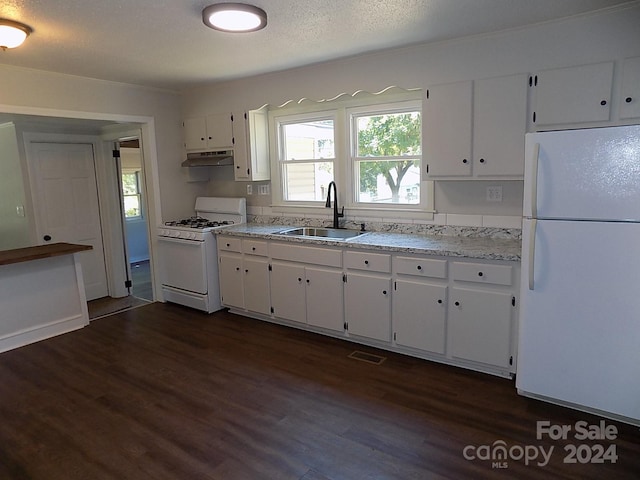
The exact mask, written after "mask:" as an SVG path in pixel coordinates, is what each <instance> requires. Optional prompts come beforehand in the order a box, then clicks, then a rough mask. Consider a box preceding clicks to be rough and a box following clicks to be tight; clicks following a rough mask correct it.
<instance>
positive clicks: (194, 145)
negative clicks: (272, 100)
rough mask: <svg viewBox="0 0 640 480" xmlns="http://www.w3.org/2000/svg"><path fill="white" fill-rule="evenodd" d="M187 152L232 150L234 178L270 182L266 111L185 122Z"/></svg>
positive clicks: (219, 115) (226, 114) (228, 114)
mask: <svg viewBox="0 0 640 480" xmlns="http://www.w3.org/2000/svg"><path fill="white" fill-rule="evenodd" d="M183 125H184V146H185V148H186V150H187V151H207V150H209V151H216V150H233V161H234V178H235V179H236V180H239V181H260V180H269V178H270V167H269V135H268V121H267V112H266V111H264V110H251V111H249V112H242V113H239V114H238V113H235V114H234V113H218V114H212V115H207V116H206V117H196V118H187V119H185V120H184V123H183Z"/></svg>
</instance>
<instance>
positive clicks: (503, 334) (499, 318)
mask: <svg viewBox="0 0 640 480" xmlns="http://www.w3.org/2000/svg"><path fill="white" fill-rule="evenodd" d="M512 299H513V297H512V295H511V294H510V293H506V292H491V291H486V290H479V289H473V288H453V289H452V290H451V301H450V305H449V337H450V339H449V345H450V348H451V356H452V357H455V358H460V359H464V360H471V361H474V362H481V363H485V364H488V365H495V366H497V367H502V368H509V366H510V365H511V364H512V363H513V358H512V355H513V353H512V351H511V339H512V335H511V333H512V327H511V324H512V309H513V307H512Z"/></svg>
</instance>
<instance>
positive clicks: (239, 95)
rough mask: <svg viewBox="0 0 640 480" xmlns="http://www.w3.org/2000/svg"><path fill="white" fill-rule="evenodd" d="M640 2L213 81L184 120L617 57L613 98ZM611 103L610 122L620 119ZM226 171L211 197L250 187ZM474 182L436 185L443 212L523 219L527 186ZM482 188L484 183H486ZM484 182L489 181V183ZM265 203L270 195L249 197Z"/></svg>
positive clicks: (190, 103) (195, 93) (636, 45)
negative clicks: (490, 196)
mask: <svg viewBox="0 0 640 480" xmlns="http://www.w3.org/2000/svg"><path fill="white" fill-rule="evenodd" d="M639 25H640V3H635V4H634V5H633V6H631V7H627V8H624V9H611V10H606V11H603V12H601V13H599V14H592V15H584V16H578V17H574V18H572V19H568V20H564V21H558V22H549V23H545V24H539V25H537V26H534V27H528V28H522V29H514V30H511V31H506V32H502V33H496V34H491V35H483V36H476V37H470V38H464V39H458V40H455V41H449V42H443V43H439V44H431V45H428V44H427V45H417V46H412V47H405V48H400V49H394V50H390V51H385V52H379V53H374V54H366V55H360V56H356V57H352V58H349V59H345V60H340V61H333V62H328V63H324V64H319V65H314V66H310V67H304V68H298V69H292V70H288V71H283V72H278V73H273V74H267V75H260V76H256V77H251V78H246V79H241V80H236V81H229V82H225V83H219V84H211V85H207V86H202V87H199V88H194V89H191V90H189V91H186V92H183V93H184V95H183V115H184V116H185V117H191V116H202V115H206V114H210V113H218V112H225V111H238V110H242V109H254V108H259V107H260V106H262V105H264V104H272V105H279V104H282V103H284V102H286V101H287V100H291V99H294V100H297V99H300V98H303V97H306V98H310V99H314V100H318V99H323V98H332V97H334V96H335V95H337V94H339V93H342V92H347V93H353V92H354V91H356V90H359V89H363V90H368V91H372V92H374V91H379V90H381V89H383V88H385V87H387V86H389V85H396V86H400V87H404V88H415V87H419V88H426V87H428V86H429V85H435V84H439V83H448V82H454V81H462V80H471V79H479V78H487V77H493V76H499V75H508V74H512V73H535V72H536V71H538V70H543V69H549V68H558V67H565V66H572V65H581V64H589V63H596V62H601V61H610V60H616V61H617V63H616V77H615V78H616V84H615V85H614V91H613V94H614V96H615V95H616V94H617V92H618V90H619V88H620V86H619V84H618V80H619V75H618V74H619V70H620V67H621V60H622V59H624V58H626V57H632V56H638V55H640V27H639ZM617 108H618V107H617V104H616V105H612V118H615V116H616V115H617ZM225 175H226V173H223V172H221V173H215V174H214V176H213V177H212V178H213V180H214V181H212V182H210V185H211V189H210V193H211V194H216V192H217V194H220V192H223V191H224V192H231V193H236V194H242V193H243V192H245V191H246V190H245V188H246V187H245V186H244V185H245V184H243V183H240V184H239V185H226V182H227V180H225V178H224V177H225ZM474 184H475V185H473V184H472V183H469V182H447V183H446V184H445V183H444V182H438V183H437V184H436V189H435V195H436V197H435V201H436V209H437V210H438V211H439V212H444V213H470V214H495V215H520V213H521V197H522V183H521V182H491V184H498V185H500V184H501V185H503V190H504V194H503V196H504V201H503V202H502V203H498V204H496V203H489V202H486V200H485V197H484V192H485V190H484V187H482V188H480V187H478V184H477V183H476V182H474ZM481 185H482V184H481ZM484 185H486V184H484ZM248 201H249V204H251V205H263V204H265V199H264V197H262V198H258V197H256V196H254V197H250V198H249V199H248Z"/></svg>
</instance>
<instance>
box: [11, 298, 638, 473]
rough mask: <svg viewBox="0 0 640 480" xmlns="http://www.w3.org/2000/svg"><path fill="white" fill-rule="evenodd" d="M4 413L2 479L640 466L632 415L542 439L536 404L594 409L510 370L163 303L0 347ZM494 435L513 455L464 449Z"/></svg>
mask: <svg viewBox="0 0 640 480" xmlns="http://www.w3.org/2000/svg"><path fill="white" fill-rule="evenodd" d="M354 350H362V351H365V352H368V353H373V354H378V355H383V356H385V357H387V359H386V361H385V362H383V363H382V364H381V365H373V364H371V363H367V362H362V361H358V360H355V359H352V358H349V357H348V355H349V354H350V353H352V352H353V351H354ZM594 381H597V380H594ZM614 394H615V393H614ZM0 415H1V417H0V418H1V421H0V478H2V479H31V480H36V479H43V480H45V479H46V480H58V479H60V480H62V479H64V480H72V479H83V480H86V479H91V480H100V479H119V480H122V479H136V480H140V479H154V480H157V479H188V480H196V479H224V480H234V479H251V480H253V479H296V480H297V479H304V480H338V479H346V480H351V479H354V480H358V479H402V480H407V479H432V478H433V479H440V478H448V479H466V478H473V479H476V478H519V479H535V478H545V479H556V478H557V479H573V478H575V479H590V478H593V479H614V478H615V479H624V478H629V479H631V478H635V479H637V478H639V476H640V432H639V430H638V428H636V427H631V426H628V425H623V424H620V423H616V422H612V421H608V420H607V421H606V424H607V425H612V426H614V427H615V428H616V429H617V430H618V435H617V438H616V439H615V440H606V441H577V440H574V439H573V436H570V437H569V439H568V441H561V440H558V441H554V440H549V439H548V438H545V439H542V440H538V439H536V422H537V421H539V420H548V421H550V422H551V423H552V424H557V425H572V426H573V425H574V424H575V423H576V422H577V421H580V420H585V421H587V422H588V423H589V424H597V423H598V422H599V421H600V418H598V417H594V416H591V415H587V414H584V413H581V412H576V411H573V410H569V409H565V408H562V407H558V406H553V405H549V404H546V403H542V402H538V401H534V400H530V399H526V398H523V397H520V396H518V395H517V394H516V391H515V387H514V384H513V382H511V381H509V380H505V379H500V378H495V377H492V376H489V375H484V374H479V373H474V372H469V371H465V370H462V369H457V368H453V367H448V366H444V365H438V364H435V363H430V362H426V361H422V360H418V359H414V358H410V357H406V356H402V355H396V354H392V353H389V352H382V351H378V350H375V349H371V348H368V347H361V346H357V345H355V344H352V343H348V342H345V341H340V340H336V339H330V338H326V337H323V336H320V335H314V334H311V333H307V332H303V331H299V330H296V329H291V328H286V327H281V326H278V325H273V324H269V323H265V322H260V321H257V320H251V319H247V318H244V317H239V316H235V315H231V314H229V313H226V312H218V313H215V314H212V315H206V314H203V313H200V312H197V311H195V310H190V309H187V308H183V307H179V306H176V305H170V304H162V303H153V304H150V305H148V306H144V307H140V308H136V309H133V310H129V311H126V312H122V313H118V314H115V315H112V316H109V317H105V318H102V319H99V320H96V321H94V322H92V323H91V324H90V326H88V327H86V328H84V329H82V330H78V331H75V332H72V333H69V334H66V335H62V336H59V337H55V338H52V339H49V340H45V341H43V342H39V343H37V344H33V345H29V346H26V347H22V348H20V349H16V350H13V351H10V352H6V353H3V354H0ZM500 441H503V442H505V444H506V446H507V449H509V451H510V455H509V456H508V458H507V459H506V460H504V461H506V465H505V464H503V463H501V465H502V466H506V467H507V468H502V469H500V468H492V462H491V460H480V459H477V458H476V459H471V460H468V459H466V458H465V456H464V452H465V451H466V452H467V454H468V455H469V454H470V453H472V449H470V448H467V449H466V450H465V447H467V446H472V447H475V448H476V450H475V451H476V452H477V453H478V454H479V455H480V456H482V452H483V448H482V446H483V445H488V446H489V447H488V448H493V447H495V446H496V445H497V444H499V442H500ZM496 442H498V443H496ZM567 444H576V445H579V444H585V445H587V446H588V449H589V452H590V451H591V449H592V447H593V446H594V445H595V444H602V445H604V446H608V445H615V449H616V453H617V457H618V458H617V462H616V463H615V464H613V463H609V462H605V463H602V464H580V463H576V464H565V463H563V459H564V458H565V456H566V455H567V452H565V450H564V448H565V445H567ZM477 447H480V448H477ZM529 447H531V448H529ZM541 447H542V448H544V449H545V451H548V449H549V448H550V447H554V451H553V453H552V455H551V461H550V462H549V464H548V465H546V466H544V467H543V466H538V465H537V462H538V461H541V459H542V457H541V456H539V457H538V458H537V459H536V460H534V461H532V462H530V463H529V465H525V460H524V459H518V458H516V457H518V453H519V452H521V451H525V449H528V450H529V451H530V453H532V452H533V449H534V448H535V449H537V450H539V449H540V448H541ZM585 448H586V447H585ZM589 452H587V453H585V450H584V449H583V451H582V453H583V455H586V454H590V453H589ZM581 458H584V456H583V457H581Z"/></svg>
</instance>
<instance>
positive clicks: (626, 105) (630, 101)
mask: <svg viewBox="0 0 640 480" xmlns="http://www.w3.org/2000/svg"><path fill="white" fill-rule="evenodd" d="M622 68H623V70H622V87H621V90H620V118H622V119H631V118H640V57H634V58H627V59H625V61H624V63H623V65H622Z"/></svg>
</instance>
